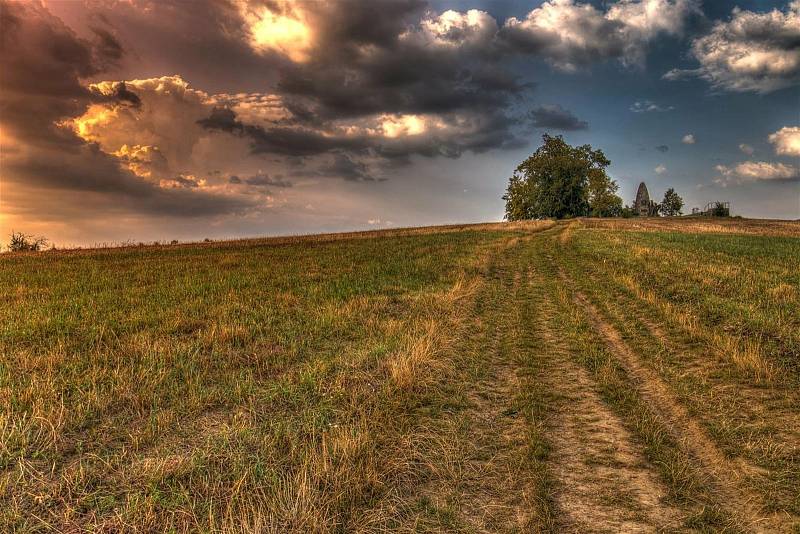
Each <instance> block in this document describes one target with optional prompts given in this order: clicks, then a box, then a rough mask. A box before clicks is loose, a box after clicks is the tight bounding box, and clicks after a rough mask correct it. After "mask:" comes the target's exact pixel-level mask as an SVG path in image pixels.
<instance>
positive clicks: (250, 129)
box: [197, 107, 368, 156]
mask: <svg viewBox="0 0 800 534" xmlns="http://www.w3.org/2000/svg"><path fill="white" fill-rule="evenodd" d="M197 124H199V125H200V126H202V127H203V128H206V129H207V130H217V131H222V132H227V133H231V134H236V135H240V136H242V137H246V138H248V139H249V140H250V149H251V151H252V152H253V154H279V155H285V156H314V155H318V154H324V153H326V152H330V151H331V150H335V149H351V150H363V149H365V148H366V147H367V146H368V144H367V142H366V140H365V139H364V138H363V137H344V136H326V135H322V134H321V133H319V132H317V131H315V130H311V129H308V128H304V127H295V128H291V127H283V126H279V127H273V128H264V127H263V126H259V125H254V124H245V123H243V122H241V121H239V120H237V118H236V113H235V112H234V111H233V110H232V109H230V108H221V107H216V108H214V109H213V110H212V112H211V115H210V116H209V117H207V118H205V119H200V120H198V121H197Z"/></svg>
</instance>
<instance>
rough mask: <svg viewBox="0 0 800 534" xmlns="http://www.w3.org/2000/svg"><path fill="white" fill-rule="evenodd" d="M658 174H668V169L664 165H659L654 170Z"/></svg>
mask: <svg viewBox="0 0 800 534" xmlns="http://www.w3.org/2000/svg"><path fill="white" fill-rule="evenodd" d="M653 170H654V171H655V173H656V174H658V175H661V174H664V173H666V172H667V168H666V167H665V166H664V165H658V166H657V167H656V168H655V169H653Z"/></svg>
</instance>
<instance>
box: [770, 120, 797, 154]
mask: <svg viewBox="0 0 800 534" xmlns="http://www.w3.org/2000/svg"><path fill="white" fill-rule="evenodd" d="M769 142H770V143H772V144H773V145H775V153H776V154H778V155H780V156H800V127H798V126H784V127H783V128H781V129H780V130H778V131H777V132H775V133H774V134H771V135H770V136H769Z"/></svg>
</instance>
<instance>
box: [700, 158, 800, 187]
mask: <svg viewBox="0 0 800 534" xmlns="http://www.w3.org/2000/svg"><path fill="white" fill-rule="evenodd" d="M715 168H716V170H717V172H719V176H718V177H717V178H715V179H714V182H715V183H717V184H719V185H722V186H723V187H725V186H727V185H729V184H731V183H736V184H741V183H746V182H757V181H792V182H794V181H800V169H798V168H797V167H795V166H793V165H785V164H783V163H772V162H768V161H745V162H742V163H739V164H737V165H734V166H733V167H728V166H726V165H717V166H716V167H715Z"/></svg>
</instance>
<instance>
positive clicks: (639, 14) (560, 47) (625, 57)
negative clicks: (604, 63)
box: [503, 0, 698, 71]
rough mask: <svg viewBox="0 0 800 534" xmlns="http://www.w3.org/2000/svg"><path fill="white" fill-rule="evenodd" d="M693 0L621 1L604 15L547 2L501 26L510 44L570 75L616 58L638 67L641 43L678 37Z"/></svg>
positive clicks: (558, 0) (561, 1)
mask: <svg viewBox="0 0 800 534" xmlns="http://www.w3.org/2000/svg"><path fill="white" fill-rule="evenodd" d="M696 12H698V8H697V5H696V3H695V2H694V0H621V1H619V2H617V3H615V4H613V5H612V6H611V7H609V8H608V10H607V11H606V12H603V11H601V10H599V9H597V8H595V7H594V6H593V5H591V4H586V3H577V2H575V1H574V0H550V1H548V2H544V3H543V4H542V5H541V6H539V7H537V8H536V9H534V10H532V11H531V12H529V13H528V14H527V16H526V17H525V18H524V19H522V20H520V19H517V18H516V17H511V18H510V19H508V20H507V21H506V23H505V25H504V27H503V32H504V35H505V37H506V38H507V39H508V41H509V42H510V43H512V44H513V45H516V46H518V47H520V48H521V49H523V50H527V51H530V52H534V53H540V54H541V55H543V56H544V57H545V58H546V59H547V60H548V61H549V62H550V63H551V64H553V65H554V66H555V67H557V68H559V69H561V70H565V71H573V70H576V69H577V68H579V67H582V66H585V65H588V64H590V63H592V62H595V61H598V60H604V59H610V58H618V59H620V60H621V61H622V62H623V63H624V64H626V65H640V64H642V63H643V61H644V56H645V53H646V50H647V45H648V44H649V42H650V41H652V40H653V39H654V38H655V37H656V36H658V35H661V34H668V35H680V34H681V33H682V32H683V29H684V24H685V21H686V19H687V17H688V16H689V15H690V14H691V13H696Z"/></svg>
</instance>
